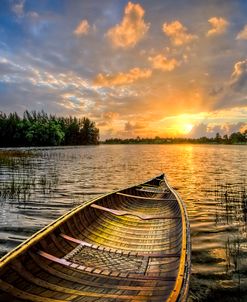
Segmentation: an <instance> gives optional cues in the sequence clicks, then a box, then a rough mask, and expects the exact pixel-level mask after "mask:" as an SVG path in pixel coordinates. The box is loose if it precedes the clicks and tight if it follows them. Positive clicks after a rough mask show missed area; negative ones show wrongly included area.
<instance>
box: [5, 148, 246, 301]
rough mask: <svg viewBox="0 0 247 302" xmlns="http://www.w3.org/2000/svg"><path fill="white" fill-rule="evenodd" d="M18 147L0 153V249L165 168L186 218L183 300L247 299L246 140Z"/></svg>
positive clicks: (13, 244)
mask: <svg viewBox="0 0 247 302" xmlns="http://www.w3.org/2000/svg"><path fill="white" fill-rule="evenodd" d="M25 152H26V151H25ZM24 154H25V156H20V154H17V155H15V154H14V156H10V157H6V156H0V192H1V196H0V206H1V212H0V255H1V256H2V255H4V254H5V253H6V252H7V251H9V250H10V249H12V248H13V247H15V246H16V245H17V244H19V243H20V242H22V241H23V240H24V239H25V238H27V237H28V236H30V235H31V234H33V233H34V232H36V231H37V230H39V229H40V228H41V227H43V226H45V225H46V224H48V223H50V222H51V221H53V220H54V219H55V218H57V217H58V216H60V215H62V214H63V213H65V212H66V211H68V210H69V209H70V208H72V207H74V206H76V205H78V204H80V203H83V202H84V201H86V200H88V199H90V198H92V197H95V196H97V195H98V194H101V193H105V192H108V191H111V190H115V189H118V188H121V187H125V186H127V185H131V184H135V183H138V182H141V181H144V180H146V179H148V178H150V177H152V176H154V175H157V174H159V173H160V172H161V171H164V172H165V173H166V175H167V177H168V180H169V182H170V183H171V185H172V186H173V187H175V188H176V189H177V190H178V192H179V193H180V195H181V196H182V198H183V199H184V201H185V203H186V205H187V210H188V214H189V218H190V224H191V236H192V278H191V286H190V295H189V301H247V236H246V221H247V217H246V216H247V197H246V196H247V185H246V175H247V147H246V146H221V145H195V146H194V145H102V146H96V147H95V146H89V147H75V148H46V149H33V150H31V153H24Z"/></svg>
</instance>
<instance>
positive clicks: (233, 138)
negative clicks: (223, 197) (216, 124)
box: [104, 130, 247, 145]
mask: <svg viewBox="0 0 247 302" xmlns="http://www.w3.org/2000/svg"><path fill="white" fill-rule="evenodd" d="M104 143H105V144H227V145H234V144H247V130H245V131H244V132H243V133H242V132H234V133H232V134H231V135H229V136H228V135H227V134H226V135H224V136H221V135H220V134H219V133H217V134H216V136H215V137H212V138H209V137H205V136H204V137H201V138H161V137H158V136H157V137H155V138H140V137H137V138H128V139H120V138H111V139H107V140H105V142H104Z"/></svg>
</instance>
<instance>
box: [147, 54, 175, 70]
mask: <svg viewBox="0 0 247 302" xmlns="http://www.w3.org/2000/svg"><path fill="white" fill-rule="evenodd" d="M148 59H149V61H150V62H151V63H152V66H153V68H154V69H160V70H164V71H172V70H173V69H175V68H176V67H177V66H179V65H180V63H179V62H178V61H177V60H176V59H170V60H169V59H167V57H165V56H163V55H162V54H158V55H156V56H154V57H149V58H148Z"/></svg>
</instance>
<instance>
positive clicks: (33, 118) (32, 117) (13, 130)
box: [0, 111, 99, 147]
mask: <svg viewBox="0 0 247 302" xmlns="http://www.w3.org/2000/svg"><path fill="white" fill-rule="evenodd" d="M98 143H99V129H98V128H96V126H95V123H94V122H93V121H91V120H90V119H88V118H86V117H84V118H77V117H72V116H70V117H57V116H55V115H48V114H47V113H45V112H44V111H41V112H36V111H32V112H29V111H25V112H24V114H23V116H22V117H20V116H19V115H18V114H17V113H16V112H14V113H10V114H9V115H7V114H5V113H2V112H0V147H21V146H60V145H92V144H94V145H96V144H98Z"/></svg>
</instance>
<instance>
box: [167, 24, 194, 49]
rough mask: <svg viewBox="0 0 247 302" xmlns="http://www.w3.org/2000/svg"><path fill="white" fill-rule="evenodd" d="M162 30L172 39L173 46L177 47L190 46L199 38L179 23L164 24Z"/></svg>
mask: <svg viewBox="0 0 247 302" xmlns="http://www.w3.org/2000/svg"><path fill="white" fill-rule="evenodd" d="M162 29H163V32H164V33H165V35H167V37H169V38H170V40H171V42H172V44H174V45H176V46H181V45H184V44H188V43H190V42H192V41H193V40H195V39H197V36H196V35H192V34H190V33H188V30H187V28H186V27H185V26H183V25H182V23H180V22H179V21H174V22H171V23H164V24H163V27H162Z"/></svg>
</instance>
